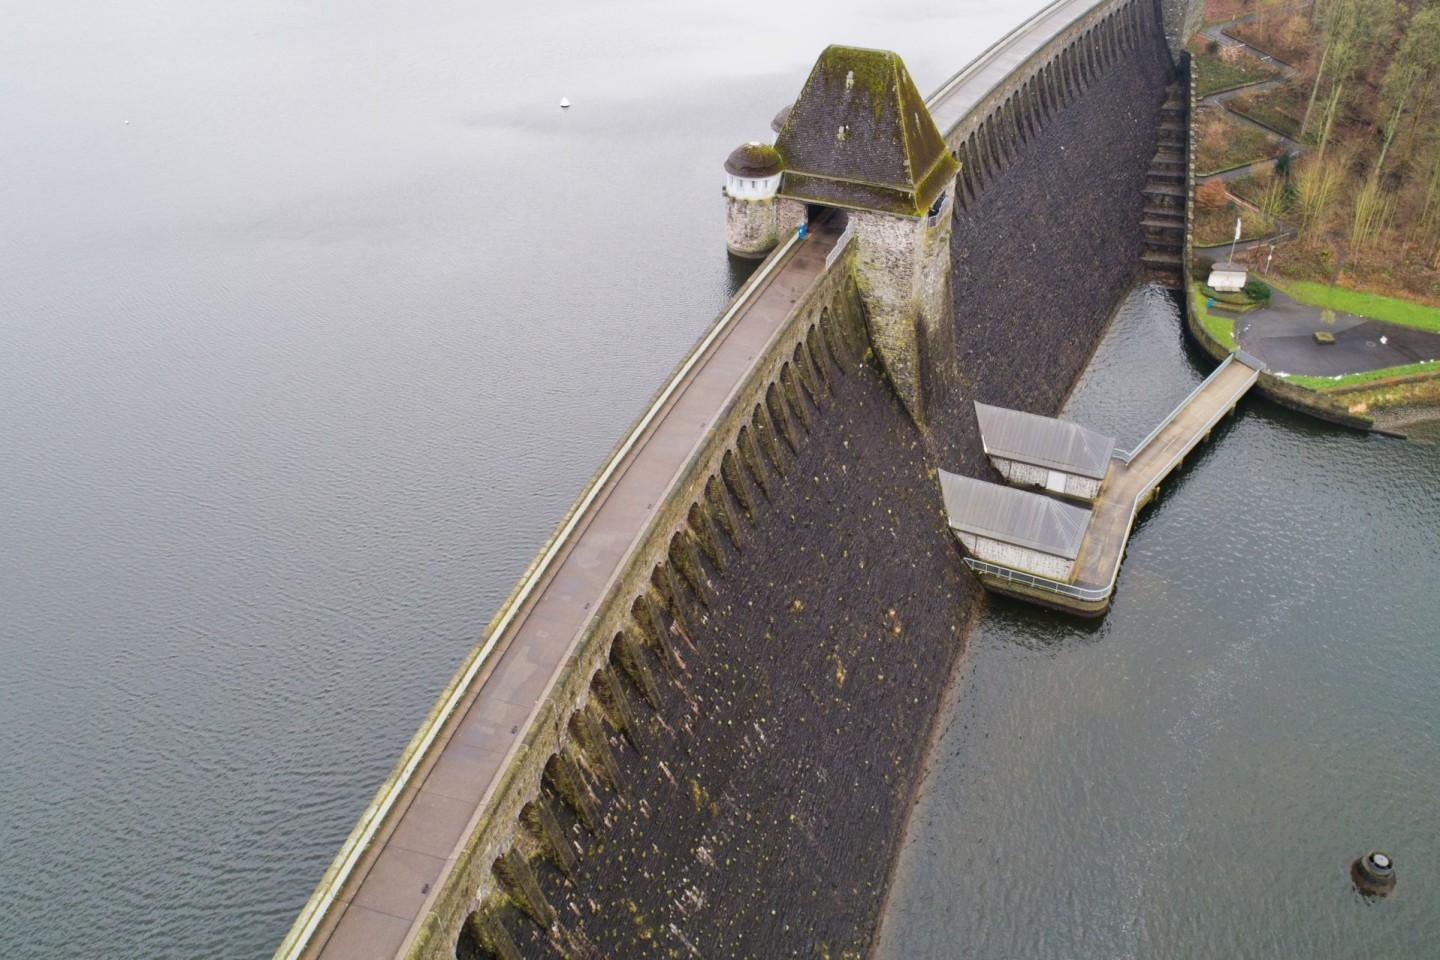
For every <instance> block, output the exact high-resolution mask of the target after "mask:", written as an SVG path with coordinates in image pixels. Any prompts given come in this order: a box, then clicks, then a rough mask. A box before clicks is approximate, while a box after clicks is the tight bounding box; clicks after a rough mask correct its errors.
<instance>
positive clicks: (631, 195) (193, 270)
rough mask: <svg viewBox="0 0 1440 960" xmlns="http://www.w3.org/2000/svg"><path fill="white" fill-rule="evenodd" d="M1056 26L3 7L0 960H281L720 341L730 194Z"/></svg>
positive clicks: (637, 12) (513, 11) (628, 10)
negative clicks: (424, 749) (659, 401)
mask: <svg viewBox="0 0 1440 960" xmlns="http://www.w3.org/2000/svg"><path fill="white" fill-rule="evenodd" d="M1040 6H1041V0H1029V2H1025V3H1020V4H1011V3H1000V2H977V0H947V2H943V3H941V2H938V0H892V2H884V0H882V2H879V3H875V2H866V3H862V2H859V0H836V2H829V3H818V2H813V0H812V2H804V3H771V2H766V0H732V2H727V3H724V4H716V3H689V4H686V3H662V2H659V0H646V2H631V3H626V4H623V5H622V4H614V3H608V4H607V3H580V2H578V0H552V2H542V3H529V4H526V3H499V2H494V0H481V2H474V0H470V2H458V0H419V2H415V3H407V4H394V3H377V2H375V0H352V2H349V3H344V4H317V3H298V2H288V3H287V2H279V0H256V2H250V3H220V2H216V0H187V2H179V0H121V2H118V3H109V4H106V3H96V2H90V3H80V2H75V0H56V2H50V3H30V4H26V3H21V2H19V0H6V2H3V4H0V130H3V134H0V137H3V143H4V145H5V146H4V149H3V150H0V224H3V229H0V451H3V457H0V502H3V503H4V508H3V510H0V911H3V914H4V920H5V922H4V923H3V924H0V957H4V958H6V960H20V958H49V957H60V956H93V955H104V956H110V957H145V958H155V957H245V956H249V957H255V956H263V955H267V954H268V953H269V952H270V951H271V950H273V948H274V947H275V945H276V944H277V943H278V942H279V940H280V938H281V936H282V935H283V933H284V931H285V929H286V928H287V927H288V925H289V924H290V922H291V920H292V918H293V917H294V914H295V912H296V911H297V910H298V908H299V906H300V905H301V903H302V902H303V901H304V900H305V898H306V897H307V896H308V895H309V893H310V890H311V889H312V888H313V886H314V884H315V883H316V882H317V881H318V879H319V877H320V874H321V873H322V871H323V870H324V868H325V866H326V865H327V864H328V863H329V861H330V858H331V857H332V856H333V855H334V853H335V851H336V849H337V848H338V846H339V844H340V842H341V840H342V839H343V838H344V836H345V835H346V833H348V831H349V830H350V828H351V826H352V824H353V822H354V820H355V818H356V816H357V815H358V814H359V812H360V811H361V810H362V809H363V808H364V806H365V804H366V803H368V802H369V800H370V798H371V796H372V795H373V793H374V791H375V789H376V787H377V786H378V784H379V783H380V781H381V780H382V779H383V778H384V776H385V775H386V774H387V773H388V772H389V770H390V768H391V766H392V765H393V763H394V761H395V759H396V757H397V756H398V755H399V752H400V750H401V749H402V747H403V746H404V744H405V742H406V741H407V740H408V739H409V738H410V736H411V734H412V733H413V732H414V730H415V727H416V726H417V724H418V723H419V721H420V719H421V718H422V717H423V716H424V714H425V713H426V711H427V710H428V709H429V707H430V705H431V704H432V703H433V701H434V698H435V696H436V695H437V694H438V692H439V690H440V689H441V687H442V686H443V684H444V682H445V681H446V679H447V678H448V677H449V675H450V673H451V672H452V670H453V669H454V667H455V665H456V664H457V663H458V662H459V661H460V659H461V657H462V655H463V654H464V652H465V651H466V650H467V649H468V648H469V646H470V645H471V644H472V642H473V641H474V640H475V638H476V637H477V636H478V634H479V633H480V631H481V629H482V628H483V626H484V624H485V622H486V621H487V620H488V619H489V617H490V615H491V613H492V612H493V610H494V608H495V606H496V605H497V603H498V602H499V601H500V599H501V598H502V597H503V596H504V595H505V593H506V592H507V591H508V590H509V588H510V586H511V585H512V584H513V582H514V580H515V578H516V577H517V576H518V574H519V573H520V571H521V570H522V569H523V567H524V566H525V564H526V563H527V562H528V560H529V559H530V557H531V556H532V555H533V553H534V551H535V550H536V549H537V548H538V547H539V546H540V544H541V543H542V542H543V540H544V539H545V537H546V536H547V535H548V533H549V531H550V529H551V528H552V526H553V525H554V524H555V523H556V522H557V521H558V520H559V518H560V517H561V515H562V514H563V512H564V510H565V508H566V507H567V506H568V505H569V503H570V501H571V500H572V499H573V498H574V496H575V495H576V493H577V492H578V491H579V490H580V488H581V487H582V485H583V483H584V481H585V480H586V479H587V478H588V477H589V475H590V474H591V473H592V471H593V470H594V469H595V468H596V466H597V465H598V464H599V461H600V459H601V458H602V457H603V456H604V454H605V453H606V452H607V451H608V450H609V449H610V448H611V446H612V445H613V444H614V442H615V441H616V439H617V438H618V437H619V435H620V434H621V432H622V431H623V429H624V428H625V426H626V425H627V424H628V423H629V422H630V421H631V420H632V419H633V418H634V417H635V416H636V414H637V413H638V412H639V410H640V408H641V407H642V405H643V404H644V402H645V400H646V399H647V398H648V397H649V396H650V395H651V394H652V393H653V392H654V390H655V389H656V388H657V387H658V386H659V384H660V383H661V382H662V380H663V379H664V377H665V375H666V374H667V373H668V371H669V370H670V369H671V368H672V366H673V365H674V363H675V362H676V361H677V360H678V359H679V358H680V357H681V356H682V355H683V354H684V352H685V351H686V349H687V348H688V347H689V346H690V345H691V344H692V343H693V342H694V340H695V338H696V337H697V335H698V334H699V333H700V332H701V331H702V330H703V329H704V328H705V326H706V325H708V323H709V322H710V320H711V319H712V318H713V317H714V315H715V314H716V313H717V312H718V311H719V309H720V308H721V307H722V306H723V304H724V303H725V301H726V300H727V299H728V298H729V296H730V293H731V291H732V290H733V287H734V284H735V283H736V281H737V277H738V276H739V274H740V273H741V272H742V271H738V270H737V269H736V268H735V267H733V266H732V264H731V263H730V262H729V261H728V260H727V258H726V256H725V254H724V246H723V228H722V219H721V218H722V214H723V207H722V203H721V196H720V184H721V183H722V182H723V174H722V171H721V163H722V162H723V160H724V158H725V156H726V154H727V153H728V152H729V151H730V150H731V149H732V148H733V147H734V146H735V145H737V144H738V143H741V142H743V141H745V140H748V139H752V138H757V137H768V136H769V120H770V118H771V116H772V115H773V114H774V112H775V111H776V110H777V109H778V108H779V107H780V106H781V105H783V104H784V103H785V102H787V101H788V100H789V99H791V98H793V97H794V95H795V94H796V93H797V92H798V91H799V88H800V85H801V83H802V81H803V79H804V76H805V73H806V71H807V70H808V68H809V66H810V64H811V63H812V62H813V60H814V57H815V56H816V54H817V53H818V52H819V51H820V49H821V48H822V47H823V46H824V45H825V44H827V43H831V42H847V43H855V44H860V45H866V46H877V47H888V48H891V49H895V50H898V51H900V52H901V53H902V54H903V55H904V56H905V58H906V60H907V62H908V63H909V65H910V67H911V70H912V72H913V73H914V74H915V76H916V79H917V83H918V84H919V86H920V87H921V89H924V90H929V89H934V88H935V87H936V86H938V85H939V84H940V83H941V82H942V81H943V80H944V79H945V78H946V77H947V76H949V75H950V74H951V73H953V72H954V71H955V70H956V69H958V68H959V67H960V66H962V65H963V64H964V63H966V62H967V61H968V60H970V59H971V58H972V57H973V56H975V55H976V54H977V53H979V52H980V51H981V50H982V49H983V48H984V47H985V46H986V45H988V44H989V43H990V42H992V41H993V40H995V39H997V38H998V37H999V36H1000V35H1002V34H1003V33H1004V32H1005V31H1006V30H1008V29H1010V28H1011V27H1012V26H1014V25H1015V24H1017V23H1018V22H1019V21H1020V20H1021V19H1022V18H1023V17H1024V16H1026V15H1028V14H1029V13H1030V12H1032V11H1033V10H1035V9H1038V8H1039V7H1040ZM562 95H563V96H568V97H569V98H570V99H571V100H572V101H573V102H574V108H573V109H571V110H570V111H568V112H562V111H560V110H559V109H558V106H557V104H558V101H559V99H560V97H561V96H562ZM127 121H128V123H127Z"/></svg>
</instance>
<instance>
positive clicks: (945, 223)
mask: <svg viewBox="0 0 1440 960" xmlns="http://www.w3.org/2000/svg"><path fill="white" fill-rule="evenodd" d="M775 150H776V151H777V152H778V154H779V155H780V157H781V159H782V161H783V164H784V172H783V174H782V176H781V181H780V189H779V196H780V197H782V198H784V199H789V200H795V201H800V202H803V203H805V204H807V205H810V206H811V208H812V209H813V208H814V207H815V206H825V207H835V208H840V209H843V210H844V211H845V212H846V213H847V215H848V216H849V219H850V223H851V225H852V226H853V228H854V241H853V242H854V243H855V246H856V251H855V264H856V281H857V284H858V286H859V288H860V291H861V296H862V299H863V300H864V304H865V308H866V313H867V320H868V324H869V328H870V339H871V342H872V343H873V345H874V347H875V352H876V354H877V355H878V356H879V358H880V361H881V362H882V363H883V364H884V366H885V370H886V372H887V373H888V374H889V376H890V378H891V380H892V381H893V383H894V384H895V389H896V390H897V392H898V393H899V394H900V397H901V399H902V400H904V401H905V405H906V406H907V407H908V408H909V410H910V413H911V415H912V416H913V417H914V418H915V419H916V420H917V421H918V422H921V423H924V422H925V420H926V419H927V418H926V407H927V406H928V405H929V404H931V403H933V402H936V401H937V400H938V399H939V397H940V396H941V394H942V393H943V387H944V382H945V380H946V378H945V372H946V370H947V369H948V368H949V367H950V366H952V365H953V363H954V352H955V342H954V327H953V324H952V323H951V322H950V321H951V310H952V307H951V302H950V227H951V216H950V215H951V210H952V207H953V203H954V196H955V175H956V173H957V172H958V171H959V169H960V165H959V163H958V162H956V160H955V158H954V157H953V156H951V154H950V152H949V150H948V149H947V148H946V146H945V140H944V138H943V137H942V136H941V134H940V131H939V129H938V128H936V126H935V121H934V120H933V119H932V118H931V116H930V111H929V109H927V108H926V106H925V100H924V98H922V97H921V96H920V93H919V91H917V90H916V89H915V82H914V81H913V80H911V79H910V73H909V71H907V70H906V69H905V64H904V63H903V62H902V61H901V60H900V57H899V56H897V55H896V54H894V53H890V52H889V51H885V50H866V49H863V48H859V47H843V46H831V47H828V48H826V50H825V52H824V53H822V54H821V55H820V59H819V60H817V61H816V63H815V66H814V68H813V69H812V70H811V71H810V76H809V78H808V79H807V80H806V81H805V87H804V89H803V90H802V91H801V93H800V97H799V99H797V100H796V101H795V104H794V106H793V107H792V108H791V110H790V113H789V116H787V117H786V118H785V122H784V125H783V126H782V127H781V129H780V134H779V137H778V138H777V139H776V141H775Z"/></svg>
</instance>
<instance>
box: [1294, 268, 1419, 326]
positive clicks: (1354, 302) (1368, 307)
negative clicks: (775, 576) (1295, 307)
mask: <svg viewBox="0 0 1440 960" xmlns="http://www.w3.org/2000/svg"><path fill="white" fill-rule="evenodd" d="M1271 286H1273V287H1275V288H1276V289H1277V290H1279V291H1280V292H1282V293H1285V294H1287V295H1288V296H1290V297H1291V298H1292V299H1294V300H1298V301H1299V302H1300V303H1308V304H1309V305H1310V306H1312V307H1329V308H1330V309H1331V310H1340V311H1343V312H1345V313H1353V314H1355V315H1356V316H1357V317H1369V318H1370V319H1372V320H1383V321H1385V322H1386V323H1393V324H1396V325H1397V326H1401V327H1414V328H1415V329H1417V330H1431V331H1434V332H1437V333H1440V309H1437V308H1435V307H1427V306H1426V305H1425V304H1423V303H1415V302H1413V301H1411V300H1400V299H1397V298H1395V297H1382V296H1380V295H1379V294H1378V293H1362V292H1361V291H1359V290H1348V289H1346V288H1345V287H1332V286H1329V285H1328V284H1324V283H1315V282H1314V281H1312V280H1285V281H1283V282H1280V283H1275V282H1273V281H1272V282H1271Z"/></svg>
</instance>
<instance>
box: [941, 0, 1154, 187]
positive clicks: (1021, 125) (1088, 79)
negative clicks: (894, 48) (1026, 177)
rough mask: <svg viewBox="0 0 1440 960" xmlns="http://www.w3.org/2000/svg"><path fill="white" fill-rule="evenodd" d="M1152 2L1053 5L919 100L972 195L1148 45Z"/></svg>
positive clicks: (1072, 0)
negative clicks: (1107, 75) (1056, 118)
mask: <svg viewBox="0 0 1440 960" xmlns="http://www.w3.org/2000/svg"><path fill="white" fill-rule="evenodd" d="M1152 39H1153V40H1155V41H1158V42H1162V43H1163V42H1164V24H1163V22H1162V14H1161V10H1160V7H1159V6H1158V5H1157V3H1156V2H1155V0H1100V2H1098V3H1097V2H1094V0H1058V2H1056V3H1052V4H1050V5H1049V6H1047V7H1046V8H1045V9H1043V10H1041V11H1040V12H1039V13H1037V14H1035V15H1034V16H1033V17H1031V18H1030V19H1028V20H1026V21H1025V22H1024V23H1023V24H1021V25H1020V26H1019V27H1017V28H1015V29H1014V30H1012V31H1011V32H1010V33H1008V34H1007V35H1006V36H1004V37H1003V38H1001V39H1000V40H999V41H998V42H996V43H995V44H993V45H992V46H990V47H989V48H988V49H987V50H985V52H983V53H982V54H980V56H978V57H976V58H975V60H973V61H972V62H971V63H970V64H968V65H967V66H965V67H964V68H963V69H961V70H960V71H959V72H958V73H956V74H955V75H954V76H953V77H951V78H950V79H949V80H947V81H945V83H943V84H942V85H941V86H940V88H939V89H938V90H937V91H936V92H935V93H934V94H932V95H931V96H930V97H929V98H928V99H927V101H926V105H927V106H928V107H929V108H930V112H931V114H932V115H933V116H934V117H935V121H936V123H937V125H938V126H939V127H940V130H941V132H942V134H943V136H944V138H945V142H946V145H947V146H948V147H949V149H950V151H951V152H952V154H954V156H955V157H956V159H958V160H959V161H960V163H961V171H960V175H959V183H960V187H959V188H957V195H958V196H960V198H961V202H962V203H963V202H964V200H963V196H964V195H965V194H969V195H970V196H971V197H974V196H975V195H976V194H977V193H978V192H979V191H980V189H981V188H982V187H983V185H985V184H986V183H988V182H989V181H990V180H991V179H993V177H994V176H995V175H996V173H997V172H998V171H999V170H1000V169H1002V168H1003V167H1004V166H1006V165H1007V164H1008V163H1009V162H1010V161H1011V160H1012V159H1013V158H1014V157H1015V156H1017V155H1018V151H1019V145H1020V144H1022V143H1024V142H1026V141H1028V140H1029V139H1030V138H1031V137H1032V136H1034V135H1035V133H1036V132H1037V131H1038V130H1039V129H1040V128H1042V127H1043V126H1044V125H1045V124H1046V123H1047V122H1048V121H1049V119H1050V117H1051V116H1052V115H1053V114H1054V113H1055V112H1056V111H1058V110H1060V109H1062V108H1063V107H1064V105H1065V104H1067V103H1069V102H1070V101H1072V100H1073V99H1074V98H1076V97H1078V96H1080V95H1082V94H1083V93H1084V92H1085V90H1087V89H1088V88H1089V86H1090V85H1091V84H1092V83H1093V82H1095V81H1096V80H1097V79H1098V78H1099V77H1100V76H1101V75H1102V74H1103V73H1104V72H1105V71H1107V70H1108V69H1110V68H1111V67H1112V66H1114V65H1115V64H1116V63H1117V62H1118V61H1120V60H1121V59H1122V58H1123V57H1124V56H1126V55H1127V54H1128V53H1129V52H1131V51H1133V50H1135V49H1137V48H1139V47H1140V46H1141V45H1142V44H1144V43H1146V42H1149V41H1150V40H1152Z"/></svg>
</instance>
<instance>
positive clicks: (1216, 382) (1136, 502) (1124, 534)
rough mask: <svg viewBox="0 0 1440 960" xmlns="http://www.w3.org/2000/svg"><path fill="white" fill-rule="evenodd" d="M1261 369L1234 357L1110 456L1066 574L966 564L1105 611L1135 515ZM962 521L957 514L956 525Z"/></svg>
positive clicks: (1082, 608) (1041, 600)
mask: <svg viewBox="0 0 1440 960" xmlns="http://www.w3.org/2000/svg"><path fill="white" fill-rule="evenodd" d="M1262 368H1263V364H1261V363H1260V361H1258V360H1256V359H1255V358H1253V357H1251V356H1249V355H1247V354H1244V353H1235V354H1232V355H1231V356H1230V357H1228V358H1227V359H1226V360H1225V361H1224V362H1223V363H1222V364H1221V365H1220V366H1219V367H1218V368H1217V369H1216V370H1215V372H1214V373H1212V374H1211V375H1210V376H1209V377H1208V378H1206V380H1205V381H1204V382H1203V383H1201V384H1200V386H1198V387H1196V388H1195V391H1194V392H1193V393H1191V394H1190V396H1188V397H1186V398H1185V400H1184V401H1183V402H1181V403H1180V405H1179V406H1178V407H1176V408H1175V410H1174V411H1173V412H1172V413H1171V414H1170V415H1169V416H1168V417H1166V418H1165V419H1164V420H1163V421H1161V423H1160V425H1159V426H1157V427H1156V428H1155V430H1154V431H1153V432H1152V433H1151V434H1150V436H1148V437H1146V438H1145V439H1144V440H1142V441H1141V442H1140V444H1139V445H1137V446H1136V447H1135V449H1134V450H1132V451H1129V452H1124V451H1117V452H1116V453H1115V454H1114V455H1113V456H1112V457H1111V460H1110V466H1109V469H1108V470H1107V471H1106V473H1105V479H1104V481H1103V482H1102V483H1101V486H1100V495H1099V497H1097V498H1096V500H1095V504H1094V507H1093V511H1092V513H1091V518H1090V522H1089V525H1088V526H1087V527H1086V529H1085V536H1084V539H1083V540H1082V541H1081V543H1080V549H1079V552H1078V556H1077V557H1076V560H1075V563H1074V565H1073V572H1072V573H1071V576H1070V577H1069V578H1068V579H1066V580H1058V579H1053V578H1050V577H1045V576H1042V575H1039V574H1036V573H1032V572H1028V571H1025V570H1018V569H1015V568H1013V567H1007V566H1003V565H1001V564H997V563H992V562H989V561H986V560H983V559H980V558H977V557H966V558H965V562H966V564H968V565H969V566H970V568H971V569H972V570H973V571H975V573H977V574H978V575H979V577H980V580H981V582H982V583H983V584H984V585H985V587H986V588H987V589H989V590H991V591H993V592H995V593H1001V594H1006V595H1008V596H1013V597H1016V598H1018V599H1021V600H1027V601H1030V602H1032V603H1037V604H1040V605H1042V606H1046V607H1051V608H1053V609H1057V610H1063V611H1065V612H1068V613H1078V614H1080V615H1082V616H1098V615H1100V614H1102V613H1104V612H1105V610H1106V609H1108V608H1109V606H1110V598H1111V596H1112V595H1113V594H1114V592H1115V581H1116V578H1117V577H1118V576H1119V572H1120V561H1121V559H1122V558H1123V557H1124V555H1125V547H1126V545H1127V544H1128V543H1129V541H1130V531H1131V529H1132V528H1133V527H1134V525H1135V517H1136V516H1137V515H1138V514H1139V512H1140V510H1141V508H1142V507H1144V506H1145V505H1146V504H1147V503H1149V502H1150V501H1151V500H1152V499H1153V498H1154V496H1155V493H1156V491H1157V490H1158V489H1159V487H1160V483H1161V482H1162V481H1163V480H1164V479H1165V478H1166V477H1167V476H1169V475H1170V474H1171V473H1172V472H1173V471H1174V470H1176V469H1177V468H1178V467H1179V466H1180V465H1181V464H1182V463H1183V462H1184V460H1185V457H1187V456H1188V455H1189V454H1190V452H1191V451H1192V450H1194V449H1195V447H1196V446H1198V445H1199V444H1200V443H1201V442H1202V441H1204V440H1206V439H1208V438H1209V436H1210V432H1211V431H1212V430H1214V429H1215V425H1216V424H1218V423H1219V422H1220V421H1221V420H1222V419H1223V418H1224V417H1225V416H1226V415H1227V414H1229V413H1231V412H1232V411H1234V409H1235V405H1236V404H1238V403H1239V402H1240V398H1241V397H1243V396H1245V394H1246V393H1248V392H1249V390H1250V388H1251V387H1252V386H1254V385H1255V381H1256V380H1257V379H1258V378H1259V376H1260V371H1261V369H1262ZM1028 496H1034V497H1039V496H1041V495H1040V494H1029V495H1028ZM958 520H959V518H957V517H954V516H953V515H952V517H951V525H952V526H954V525H955V524H956V523H957V522H958Z"/></svg>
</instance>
